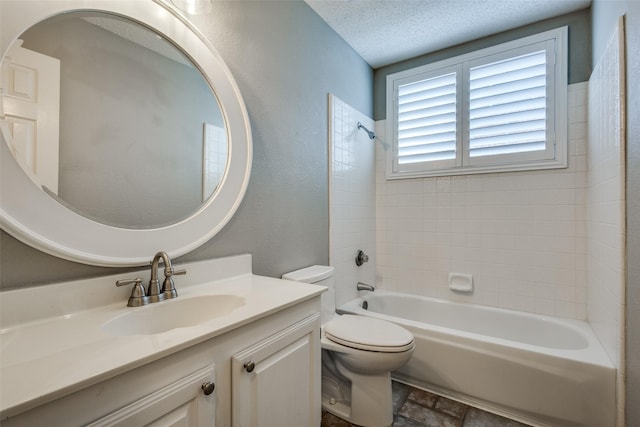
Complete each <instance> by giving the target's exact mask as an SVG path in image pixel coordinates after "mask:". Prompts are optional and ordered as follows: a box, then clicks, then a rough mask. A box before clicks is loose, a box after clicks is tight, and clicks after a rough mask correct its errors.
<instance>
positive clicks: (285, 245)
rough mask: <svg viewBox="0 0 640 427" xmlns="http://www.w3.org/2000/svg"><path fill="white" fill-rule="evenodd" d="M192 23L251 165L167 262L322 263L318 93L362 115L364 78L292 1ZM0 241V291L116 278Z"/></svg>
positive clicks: (323, 102) (358, 62)
mask: <svg viewBox="0 0 640 427" xmlns="http://www.w3.org/2000/svg"><path fill="white" fill-rule="evenodd" d="M192 21H193V22H194V24H195V25H196V26H197V27H198V29H199V30H200V31H201V32H202V33H203V34H204V35H205V36H206V37H207V38H208V39H209V40H210V41H211V42H212V44H213V45H214V46H216V48H217V50H218V51H219V53H220V54H221V55H222V57H223V58H224V60H225V62H226V63H227V65H228V66H229V68H230V69H231V72H232V73H233V75H234V77H235V79H236V82H237V83H238V86H239V87H240V90H241V92H242V94H243V96H244V100H245V103H246V105H247V110H248V112H249V117H250V120H251V126H252V132H253V142H254V162H253V169H252V174H251V181H250V183H249V187H248V189H247V194H246V197H245V199H244V201H243V202H242V204H241V206H240V208H239V209H238V212H237V213H236V215H235V216H234V218H233V219H232V220H231V221H230V222H229V224H227V226H226V227H225V228H224V229H223V230H222V231H221V232H220V233H219V234H218V235H217V236H215V237H214V238H212V239H211V240H210V241H209V242H207V243H206V244H204V245H203V246H202V247H200V248H198V249H196V250H194V251H193V252H191V253H189V254H187V255H185V256H183V257H182V258H181V259H180V260H177V261H178V262H180V261H185V262H186V261H195V260H202V259H209V258H216V257H220V256H225V255H232V254H239V253H251V254H252V255H253V265H254V272H255V273H257V274H262V275H267V276H274V277H275V276H280V275H281V274H282V273H284V272H287V271H290V270H293V269H296V268H300V267H303V266H306V265H311V264H323V263H327V262H328V257H329V249H328V248H329V242H328V239H329V219H328V218H329V206H328V179H329V178H328V160H327V158H328V150H327V116H328V113H327V98H328V97H327V94H328V93H329V92H331V93H334V94H336V96H338V97H339V98H341V99H342V100H344V101H345V102H347V103H349V104H351V105H353V106H354V107H355V108H357V109H358V110H360V111H362V112H364V113H366V114H367V115H371V114H372V109H373V99H372V85H373V71H372V70H371V68H370V67H369V66H368V65H367V64H366V62H364V60H362V58H360V56H359V55H357V54H356V53H355V52H354V51H353V50H352V49H351V48H350V47H349V46H348V45H347V44H346V43H345V42H344V41H343V40H342V39H341V38H340V37H339V36H338V35H337V34H336V33H335V32H334V31H333V30H332V29H331V28H330V27H329V26H328V25H327V24H326V23H325V22H324V21H323V20H322V19H320V18H319V17H318V16H317V15H316V13H315V12H314V11H313V10H312V9H311V8H309V7H308V6H307V5H306V4H305V3H303V2H301V1H273V2H271V1H243V2H237V1H216V2H213V10H212V11H211V13H210V14H208V15H206V16H195V17H193V20H192ZM0 239H1V240H0V270H1V273H0V276H1V284H0V287H1V288H2V289H9V288H15V287H19V286H25V285H27V286H28V285H37V284H43V283H48V282H56V281H64V280H69V279H75V278H82V277H90V276H97V275H106V274H113V273H115V272H118V271H123V270H126V269H108V268H98V267H91V266H86V265H82V264H77V263H73V262H68V261H64V260H61V259H58V258H55V257H52V256H49V255H47V254H44V253H42V252H39V251H37V250H34V249H32V248H30V247H28V246H26V245H24V244H22V243H20V242H19V241H17V240H16V239H14V238H13V237H11V236H9V235H7V234H6V233H4V232H2V233H1V235H0ZM124 244H126V242H123V245H124ZM158 249H159V250H160V249H162V248H158ZM152 256H153V254H149V257H150V258H151V257H152Z"/></svg>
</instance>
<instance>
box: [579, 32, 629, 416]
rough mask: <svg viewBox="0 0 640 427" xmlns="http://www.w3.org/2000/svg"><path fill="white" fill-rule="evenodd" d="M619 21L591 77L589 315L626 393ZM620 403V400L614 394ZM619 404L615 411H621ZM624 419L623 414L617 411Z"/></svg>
mask: <svg viewBox="0 0 640 427" xmlns="http://www.w3.org/2000/svg"><path fill="white" fill-rule="evenodd" d="M622 28H623V27H622V20H620V22H619V24H618V27H617V28H616V30H615V31H614V33H613V35H612V36H611V38H610V39H609V42H608V44H607V47H606V49H605V51H604V53H603V55H602V58H601V59H600V62H599V63H598V64H597V65H596V67H595V68H594V70H593V73H592V75H591V78H590V80H589V152H588V164H589V170H588V191H587V236H588V239H587V254H588V256H587V277H588V313H589V315H588V317H589V323H590V324H591V326H592V327H593V330H594V331H595V333H596V335H597V336H598V338H599V339H600V341H601V342H602V344H603V346H604V348H605V350H606V351H607V352H608V353H609V356H610V357H611V360H612V361H613V363H614V364H615V366H616V367H617V368H619V371H618V372H619V378H618V385H619V387H618V394H619V396H620V397H621V396H623V393H624V383H623V378H624V361H623V358H624V354H623V353H622V351H621V350H622V349H623V348H624V343H623V339H624V336H625V334H624V318H623V316H624V312H625V307H624V297H625V295H624V283H625V268H624V259H625V256H624V249H625V240H624V233H625V216H624V215H625V201H624V200H625V184H624V183H625V171H624V168H625V133H624V105H625V98H624V88H625V85H624V69H625V67H624V46H623V42H624V34H623V32H622ZM618 402H619V404H620V405H622V404H623V403H624V399H622V398H620V399H618ZM623 413H624V412H623V411H622V408H621V407H620V408H619V414H623ZM619 419H620V420H622V416H619Z"/></svg>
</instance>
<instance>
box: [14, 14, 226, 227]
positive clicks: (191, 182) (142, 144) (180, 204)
mask: <svg viewBox="0 0 640 427" xmlns="http://www.w3.org/2000/svg"><path fill="white" fill-rule="evenodd" d="M2 80H3V81H2V83H3V84H2V86H3V87H5V88H8V89H6V90H5V93H4V95H3V99H2V104H3V105H2V107H3V109H4V113H5V117H6V120H7V124H8V128H9V133H10V140H9V141H7V143H8V145H9V147H10V149H11V150H12V152H13V153H14V155H15V156H16V158H17V160H18V162H19V163H20V164H21V166H22V167H23V169H25V173H27V174H28V175H29V176H30V177H31V179H32V180H34V181H35V182H36V183H37V185H38V186H39V187H42V188H43V189H45V191H47V192H48V193H49V194H50V195H51V196H52V197H55V198H57V199H58V200H59V201H60V202H61V203H63V204H64V205H66V206H68V207H69V208H70V209H72V210H74V211H76V212H78V213H80V214H81V215H83V216H85V217H88V218H91V219H93V220H95V221H98V222H101V223H103V224H109V225H114V226H117V227H122V228H136V229H138V228H145V229H148V228H158V227H162V226H166V225H169V224H174V223H176V222H178V221H180V220H182V219H184V218H186V217H189V216H190V215H192V214H193V213H194V212H196V211H197V210H198V209H200V207H201V206H202V205H203V202H205V201H207V200H208V199H209V197H210V196H211V195H212V193H213V192H214V191H215V189H216V188H217V187H218V185H219V183H220V180H221V179H222V176H223V175H224V173H225V170H226V165H227V154H228V147H227V130H226V128H225V122H224V118H223V114H222V112H221V110H220V107H219V105H218V102H217V100H216V97H215V96H214V94H213V93H212V91H211V89H210V87H209V85H208V83H207V82H206V81H205V79H204V78H203V77H202V75H201V74H200V72H199V70H198V69H197V68H196V67H194V66H193V65H192V63H191V61H190V60H189V59H188V58H187V57H186V56H185V55H183V53H182V52H181V51H180V50H178V49H177V48H176V47H175V46H174V45H173V44H171V43H169V42H167V41H166V40H165V39H164V38H162V37H161V36H160V35H159V34H156V33H155V32H153V31H151V30H150V29H148V28H147V27H145V26H142V25H140V24H138V23H136V22H135V21H132V20H129V19H127V18H124V17H121V16H118V15H113V14H109V13H102V12H72V13H66V14H62V15H57V16H54V17H51V18H48V19H46V20H44V21H42V22H40V23H38V24H36V25H34V26H33V27H31V28H29V29H28V30H27V31H25V32H24V33H23V34H22V35H21V36H20V38H19V40H17V41H16V42H15V43H14V44H13V45H12V47H11V48H10V49H9V51H8V53H7V54H6V55H5V58H4V60H3V63H2ZM58 97H59V100H58ZM32 99H35V100H37V102H35V104H36V105H35V106H34V105H30V104H29V103H31V100H32ZM58 116H59V122H58V120H56V118H57V117H58ZM58 145H59V147H58Z"/></svg>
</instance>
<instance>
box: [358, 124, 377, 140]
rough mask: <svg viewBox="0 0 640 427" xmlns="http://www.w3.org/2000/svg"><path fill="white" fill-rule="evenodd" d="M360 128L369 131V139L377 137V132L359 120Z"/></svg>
mask: <svg viewBox="0 0 640 427" xmlns="http://www.w3.org/2000/svg"><path fill="white" fill-rule="evenodd" d="M358 129H364V131H365V132H366V133H367V135H369V139H375V138H376V133H375V132H373V131H370V130H369V129H367V127H366V126H365V125H363V124H362V123H360V122H358Z"/></svg>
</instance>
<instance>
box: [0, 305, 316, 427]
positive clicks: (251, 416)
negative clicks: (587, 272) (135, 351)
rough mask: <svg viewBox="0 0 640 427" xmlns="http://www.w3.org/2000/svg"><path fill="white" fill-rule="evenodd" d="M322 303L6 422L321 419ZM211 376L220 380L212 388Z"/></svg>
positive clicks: (274, 315) (285, 422) (279, 314)
mask: <svg viewBox="0 0 640 427" xmlns="http://www.w3.org/2000/svg"><path fill="white" fill-rule="evenodd" d="M319 309H320V296H319V295H316V296H314V297H312V298H310V299H307V300H305V301H302V302H298V303H295V304H293V305H291V306H289V307H286V308H283V309H279V310H274V312H271V313H267V314H264V315H262V316H259V317H258V318H254V319H252V320H250V321H247V322H245V323H244V324H242V325H239V326H237V327H234V328H230V329H229V330H227V331H225V332H224V333H221V334H220V335H217V336H215V337H212V338H209V339H207V340H205V341H202V342H195V343H192V344H187V345H184V346H183V348H182V349H180V350H178V351H176V352H173V353H170V354H167V355H164V356H162V357H160V358H158V359H156V360H154V361H152V362H148V363H145V364H140V366H127V367H123V368H122V370H121V372H119V373H117V374H115V376H112V377H110V378H107V379H105V380H102V381H99V382H97V383H94V384H90V385H87V386H86V387H84V388H80V387H79V389H78V390H77V391H73V392H70V393H69V394H67V395H65V396H63V397H60V398H58V399H55V400H50V401H47V400H48V399H46V398H43V402H47V403H42V404H40V405H39V406H36V407H34V408H32V409H30V410H27V411H25V412H22V413H20V414H17V415H15V416H10V417H9V418H7V419H4V420H2V427H17V426H18V427H23V426H29V427H32V426H40V425H41V426H45V425H46V426H65V427H72V426H86V425H89V426H92V427H96V426H131V427H138V426H184V427H191V426H193V427H201V426H202V427H204V426H207V427H212V426H217V427H230V426H247V427H248V426H274V427H276V426H278V427H281V426H295V427H304V426H309V427H317V426H319V425H320V415H321V414H320V351H321V350H320V332H319V331H320V315H319ZM158 340H161V338H160V337H159V338H158ZM247 362H252V363H254V367H253V369H251V370H252V372H247V368H245V367H244V364H245V363H247ZM75 363H92V361H91V360H83V361H77V362H75ZM69 369H71V370H72V369H73V363H70V366H69ZM207 383H214V384H215V389H214V390H213V392H212V393H210V394H209V395H207V394H205V392H204V390H203V387H202V385H203V384H207ZM32 386H33V387H37V386H38V384H32ZM232 405H233V407H232Z"/></svg>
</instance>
